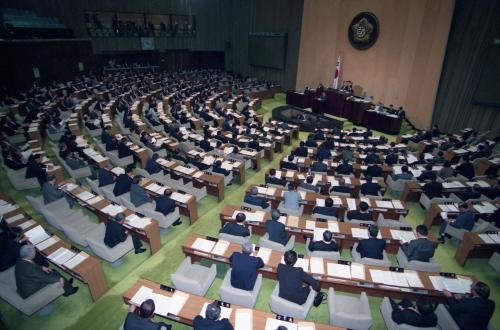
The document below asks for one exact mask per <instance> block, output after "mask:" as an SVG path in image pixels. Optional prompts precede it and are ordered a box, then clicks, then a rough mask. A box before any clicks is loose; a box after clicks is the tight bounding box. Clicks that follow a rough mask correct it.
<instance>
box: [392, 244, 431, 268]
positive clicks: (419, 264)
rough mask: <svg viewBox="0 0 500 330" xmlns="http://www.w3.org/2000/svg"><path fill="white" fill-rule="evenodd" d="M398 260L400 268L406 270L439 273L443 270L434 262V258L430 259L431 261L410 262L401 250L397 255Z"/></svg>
mask: <svg viewBox="0 0 500 330" xmlns="http://www.w3.org/2000/svg"><path fill="white" fill-rule="evenodd" d="M396 259H397V260H398V263H399V266H400V267H402V268H405V269H413V270H418V271H422V272H434V273H439V272H440V270H441V266H439V264H438V263H437V262H436V261H435V260H434V258H431V259H429V261H427V262H425V261H418V260H412V261H408V257H407V256H406V254H404V252H403V250H402V249H401V248H399V250H398V253H397V255H396Z"/></svg>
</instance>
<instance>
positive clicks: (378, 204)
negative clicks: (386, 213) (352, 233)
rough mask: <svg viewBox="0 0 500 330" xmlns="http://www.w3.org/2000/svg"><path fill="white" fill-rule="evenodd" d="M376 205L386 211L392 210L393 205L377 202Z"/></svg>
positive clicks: (386, 202) (389, 202) (388, 202)
mask: <svg viewBox="0 0 500 330" xmlns="http://www.w3.org/2000/svg"><path fill="white" fill-rule="evenodd" d="M375 204H377V207H381V208H384V209H392V208H393V205H392V203H391V201H378V200H377V201H375Z"/></svg>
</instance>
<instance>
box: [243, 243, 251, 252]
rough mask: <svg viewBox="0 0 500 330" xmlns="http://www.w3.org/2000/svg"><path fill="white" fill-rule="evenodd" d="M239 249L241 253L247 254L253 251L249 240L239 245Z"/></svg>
mask: <svg viewBox="0 0 500 330" xmlns="http://www.w3.org/2000/svg"><path fill="white" fill-rule="evenodd" d="M241 251H243V253H247V254H250V253H252V252H253V245H252V243H250V242H245V243H243V245H242V246H241Z"/></svg>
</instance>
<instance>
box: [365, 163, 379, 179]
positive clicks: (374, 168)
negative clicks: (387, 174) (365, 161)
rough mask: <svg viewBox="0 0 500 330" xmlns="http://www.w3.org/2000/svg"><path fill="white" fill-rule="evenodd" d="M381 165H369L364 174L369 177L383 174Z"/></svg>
mask: <svg viewBox="0 0 500 330" xmlns="http://www.w3.org/2000/svg"><path fill="white" fill-rule="evenodd" d="M383 172H384V171H383V170H382V167H380V166H378V165H370V166H368V167H367V168H366V171H365V175H369V176H371V177H376V176H382V174H383Z"/></svg>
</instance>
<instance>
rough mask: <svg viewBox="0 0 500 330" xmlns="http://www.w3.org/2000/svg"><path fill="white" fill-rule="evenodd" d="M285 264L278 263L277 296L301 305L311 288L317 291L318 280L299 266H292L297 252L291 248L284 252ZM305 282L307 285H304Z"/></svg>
mask: <svg viewBox="0 0 500 330" xmlns="http://www.w3.org/2000/svg"><path fill="white" fill-rule="evenodd" d="M284 259H285V264H281V263H280V264H279V265H278V270H277V273H278V285H279V296H280V298H283V299H285V300H288V301H291V302H293V303H295V304H298V305H302V304H304V303H305V302H306V300H307V297H308V296H309V293H310V292H311V288H310V287H312V288H313V290H314V291H316V292H319V291H320V289H321V288H320V286H319V284H318V282H317V281H316V280H315V279H314V278H313V277H312V276H311V275H309V274H306V273H305V272H304V270H303V269H302V268H300V267H294V265H295V263H296V262H297V253H296V252H295V251H293V250H290V251H287V252H285V256H284ZM304 284H307V286H304Z"/></svg>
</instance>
